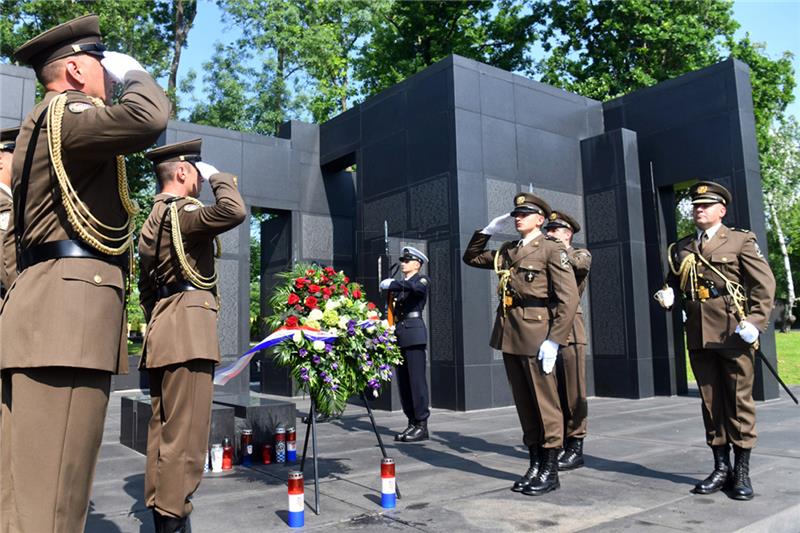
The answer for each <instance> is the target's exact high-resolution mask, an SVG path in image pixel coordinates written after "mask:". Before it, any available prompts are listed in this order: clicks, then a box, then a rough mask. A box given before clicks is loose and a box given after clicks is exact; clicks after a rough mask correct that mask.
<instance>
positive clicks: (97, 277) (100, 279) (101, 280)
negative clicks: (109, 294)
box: [94, 274, 103, 285]
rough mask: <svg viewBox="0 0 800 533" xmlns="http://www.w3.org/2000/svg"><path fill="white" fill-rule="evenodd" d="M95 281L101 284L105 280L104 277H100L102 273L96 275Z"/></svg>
mask: <svg viewBox="0 0 800 533" xmlns="http://www.w3.org/2000/svg"><path fill="white" fill-rule="evenodd" d="M94 282H95V283H97V284H98V285H100V284H101V283H102V282H103V278H101V277H100V274H95V275H94Z"/></svg>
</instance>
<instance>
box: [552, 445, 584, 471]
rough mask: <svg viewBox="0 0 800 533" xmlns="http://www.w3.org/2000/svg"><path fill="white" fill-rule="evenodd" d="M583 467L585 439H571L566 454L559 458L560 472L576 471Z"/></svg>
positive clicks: (565, 449)
mask: <svg viewBox="0 0 800 533" xmlns="http://www.w3.org/2000/svg"><path fill="white" fill-rule="evenodd" d="M582 466H583V439H575V438H569V439H567V446H566V447H565V448H564V453H562V454H559V456H558V469H559V470H574V469H576V468H580V467H582Z"/></svg>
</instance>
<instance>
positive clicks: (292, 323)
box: [286, 315, 297, 328]
mask: <svg viewBox="0 0 800 533" xmlns="http://www.w3.org/2000/svg"><path fill="white" fill-rule="evenodd" d="M286 327H287V328H296V327H297V317H296V316H294V315H292V316H290V317H288V318H287V319H286Z"/></svg>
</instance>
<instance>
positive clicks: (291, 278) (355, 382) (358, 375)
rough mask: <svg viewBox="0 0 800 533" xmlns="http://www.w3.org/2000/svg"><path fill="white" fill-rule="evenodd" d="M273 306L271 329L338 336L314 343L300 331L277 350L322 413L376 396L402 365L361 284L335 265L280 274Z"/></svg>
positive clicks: (301, 266) (303, 266)
mask: <svg viewBox="0 0 800 533" xmlns="http://www.w3.org/2000/svg"><path fill="white" fill-rule="evenodd" d="M278 277H279V278H281V279H282V280H283V281H282V282H281V283H279V284H278V286H276V288H275V291H274V293H273V296H272V298H271V299H270V306H271V307H272V309H274V310H275V314H274V315H273V316H272V317H270V319H269V322H270V325H271V328H272V329H274V330H277V329H278V328H280V327H287V328H290V329H296V328H298V327H300V326H303V327H305V328H311V329H314V330H323V331H325V332H328V333H331V334H332V335H335V337H334V339H333V340H329V341H322V340H315V341H312V340H311V339H310V338H309V337H307V336H306V335H304V334H303V333H302V332H301V331H300V330H299V329H297V331H296V332H295V334H294V336H293V337H292V338H291V339H287V340H285V341H283V342H281V343H280V344H278V345H277V346H275V348H274V353H275V356H274V357H275V361H276V362H277V363H278V364H279V365H281V366H287V367H289V368H290V371H291V374H292V376H293V377H294V379H295V380H297V382H298V383H300V384H301V385H302V386H303V387H304V388H305V389H306V390H307V391H308V392H309V394H310V395H311V397H312V398H313V400H314V402H315V404H316V406H317V408H318V410H319V412H320V413H323V414H326V415H329V414H332V413H340V412H342V411H343V410H344V407H345V404H346V402H347V400H348V398H350V397H351V396H353V395H355V394H360V393H361V392H362V391H365V390H372V391H373V394H374V395H375V396H377V395H378V391H379V390H380V388H381V385H382V384H383V383H386V382H389V381H391V379H392V366H395V365H398V364H400V363H401V356H400V349H399V348H398V347H397V344H396V339H395V337H394V331H393V329H392V328H390V326H389V325H388V323H386V321H381V320H379V318H380V315H379V313H378V311H377V310H376V309H375V305H374V304H372V303H370V302H367V301H366V298H365V297H364V294H363V293H362V290H361V287H360V286H359V284H358V283H351V281H350V279H349V278H348V277H347V276H346V275H345V274H344V272H342V271H339V272H336V271H335V270H334V269H333V268H330V267H324V268H323V267H320V266H318V265H308V264H298V265H295V267H294V268H293V269H292V270H291V271H289V272H284V273H281V274H278Z"/></svg>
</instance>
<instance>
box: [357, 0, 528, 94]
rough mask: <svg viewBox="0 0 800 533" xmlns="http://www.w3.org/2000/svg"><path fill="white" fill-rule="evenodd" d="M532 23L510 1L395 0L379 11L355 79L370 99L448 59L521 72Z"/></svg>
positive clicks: (516, 3) (359, 59)
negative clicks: (455, 56) (455, 57)
mask: <svg viewBox="0 0 800 533" xmlns="http://www.w3.org/2000/svg"><path fill="white" fill-rule="evenodd" d="M531 22H532V18H531V15H530V14H527V15H524V14H523V6H522V5H521V4H520V3H519V2H514V1H511V0H502V1H499V2H493V1H491V0H480V1H476V0H469V1H464V2H449V1H439V0H436V1H433V0H432V1H427V2H403V1H394V2H391V3H390V4H388V5H387V7H385V8H384V9H381V10H376V12H375V28H374V31H373V33H372V36H371V39H370V40H369V41H368V42H365V43H364V44H363V45H362V46H361V56H360V57H359V58H358V59H357V60H356V70H355V72H356V76H357V77H358V79H359V80H360V81H362V82H363V85H364V91H365V92H366V93H367V94H370V95H371V94H375V93H378V92H380V91H382V90H383V89H386V88H388V87H390V86H392V85H394V84H395V83H398V82H399V81H402V80H404V79H405V78H407V77H409V76H411V75H413V74H415V73H416V72H419V71H420V70H422V69H424V68H425V67H428V66H430V65H432V64H433V63H435V62H437V61H439V60H440V59H442V58H444V57H446V56H448V55H450V54H459V55H462V56H465V57H469V58H472V59H476V60H478V61H482V62H484V63H488V64H490V65H494V66H497V67H500V68H503V69H506V70H517V69H518V68H520V67H521V66H523V65H524V63H525V58H526V56H525V54H526V51H527V46H528V44H529V43H530V40H531V38H532V26H531Z"/></svg>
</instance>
